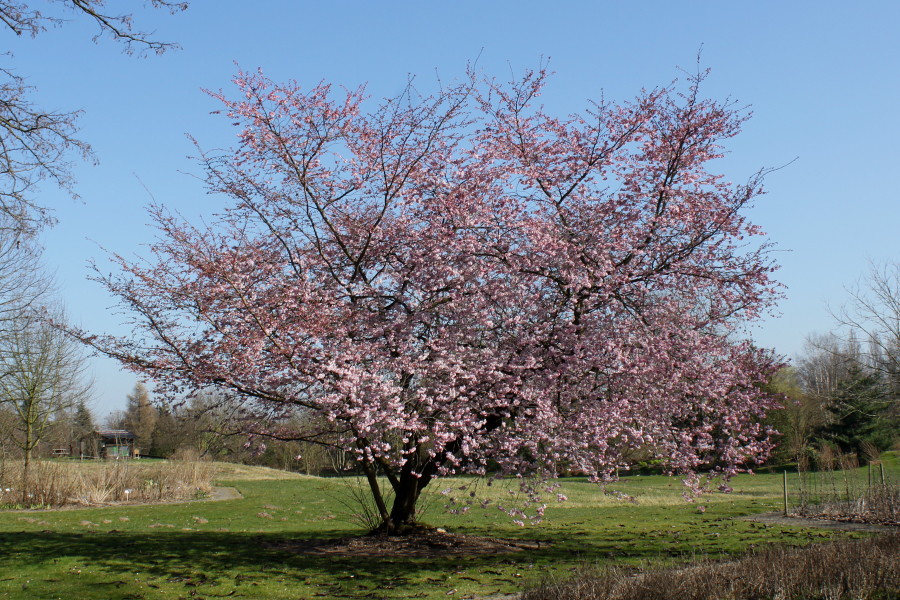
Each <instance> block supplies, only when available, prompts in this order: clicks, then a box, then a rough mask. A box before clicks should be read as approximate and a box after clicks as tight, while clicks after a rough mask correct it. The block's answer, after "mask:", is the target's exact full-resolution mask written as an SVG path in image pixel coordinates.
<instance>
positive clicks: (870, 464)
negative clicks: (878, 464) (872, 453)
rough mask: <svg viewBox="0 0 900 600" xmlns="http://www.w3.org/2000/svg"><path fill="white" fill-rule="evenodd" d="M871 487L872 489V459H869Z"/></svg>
mask: <svg viewBox="0 0 900 600" xmlns="http://www.w3.org/2000/svg"><path fill="white" fill-rule="evenodd" d="M869 489H870V490H871V489H872V461H871V460H870V461H869Z"/></svg>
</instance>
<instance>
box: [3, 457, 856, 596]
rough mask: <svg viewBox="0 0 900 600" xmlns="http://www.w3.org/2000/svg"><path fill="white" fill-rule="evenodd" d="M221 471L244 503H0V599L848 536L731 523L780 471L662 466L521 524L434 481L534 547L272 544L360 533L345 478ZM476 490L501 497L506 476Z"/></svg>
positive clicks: (532, 567)
mask: <svg viewBox="0 0 900 600" xmlns="http://www.w3.org/2000/svg"><path fill="white" fill-rule="evenodd" d="M231 476H232V477H241V479H236V480H222V481H221V482H220V483H221V484H223V485H229V486H234V487H236V488H238V490H239V491H240V492H241V494H243V496H244V498H243V499H241V500H230V501H222V502H193V503H187V504H172V505H157V506H117V507H106V508H94V509H79V510H61V511H35V512H3V513H0V599H2V600H6V599H10V600H12V599H23V600H24V599H32V598H64V599H67V600H76V599H97V600H100V599H103V600H126V599H128V600H136V599H153V598H166V599H170V598H171V599H177V598H185V599H189V598H190V599H200V598H259V599H263V598H265V599H272V598H293V599H297V598H446V597H448V596H449V597H455V598H461V597H462V598H465V597H472V596H475V595H489V594H493V593H497V592H511V591H515V590H517V589H520V588H521V586H522V585H523V583H525V582H529V581H531V582H533V581H536V580H537V579H539V578H540V577H542V576H545V575H548V574H565V573H567V572H569V571H571V570H574V569H576V568H577V567H578V566H579V565H583V564H584V563H605V562H607V561H615V562H619V563H622V562H628V563H640V564H646V563H647V562H660V561H672V560H682V559H684V558H686V557H690V556H692V555H697V554H703V555H712V556H719V555H727V554H734V553H740V552H743V551H746V550H747V549H749V548H751V547H759V546H763V545H766V544H773V543H778V544H791V545H803V544H808V543H810V542H817V541H823V540H826V539H829V538H832V537H835V536H845V535H848V534H843V533H836V532H830V531H826V530H821V529H814V528H804V527H789V526H772V525H763V524H760V523H754V522H750V521H745V520H741V519H740V518H739V517H742V516H745V515H749V514H752V513H759V512H766V511H773V510H778V509H779V508H780V506H781V502H782V500H781V493H782V492H781V481H782V476H781V475H780V474H766V475H754V476H741V477H738V478H736V479H735V480H734V481H733V483H732V486H733V487H734V489H735V491H734V492H733V493H731V494H727V495H725V494H712V495H708V496H704V497H702V498H701V499H699V500H698V501H697V502H694V503H687V502H685V501H684V500H683V499H682V498H681V492H682V486H681V483H680V481H678V480H676V479H669V478H666V477H663V476H642V477H629V478H625V479H623V480H622V481H621V482H619V483H617V484H616V485H614V486H612V489H615V490H617V491H621V492H623V493H626V494H628V495H630V496H633V497H634V498H635V499H636V501H637V504H634V503H631V502H628V501H623V500H619V499H615V498H612V497H610V496H608V495H604V494H603V493H602V492H601V491H600V490H599V489H598V488H597V486H595V485H592V484H589V483H587V482H586V481H584V480H583V479H566V480H564V481H563V482H562V483H563V488H562V490H561V491H562V492H563V493H564V494H566V495H567V496H568V498H569V501H567V502H564V503H561V504H557V503H555V502H554V503H553V504H552V505H551V507H550V508H549V509H548V510H547V513H546V518H545V520H544V522H543V523H542V524H539V525H532V526H527V527H524V528H522V527H518V526H516V525H514V524H513V523H512V522H511V520H510V517H508V516H507V515H505V514H504V513H501V512H500V511H498V510H497V509H496V508H494V509H491V508H488V509H484V510H482V509H474V510H472V511H471V512H470V513H468V514H466V515H451V514H447V513H446V511H445V510H444V508H443V502H444V498H443V497H442V496H440V494H438V493H437V492H438V491H439V490H440V489H441V488H442V486H441V482H438V483H437V484H436V485H435V486H434V491H433V492H432V493H431V494H430V496H429V498H428V499H427V500H426V504H427V506H428V508H427V510H426V511H425V514H424V516H423V520H424V521H426V522H428V523H429V524H431V525H434V526H439V527H444V528H446V529H448V530H450V531H454V532H458V533H468V534H474V535H482V536H496V537H505V538H519V539H527V540H534V541H540V542H541V545H540V548H537V549H533V550H526V551H522V552H512V553H508V554H502V555H494V556H484V555H481V556H470V557H450V558H447V557H444V558H435V557H430V558H396V557H395V558H391V557H382V558H364V557H358V556H357V557H354V556H334V555H323V554H314V553H309V552H297V551H293V550H285V549H284V548H285V547H291V546H292V545H295V543H296V542H297V541H302V540H321V539H326V538H338V537H345V536H353V535H358V534H360V533H362V531H363V530H362V528H361V527H360V526H359V525H355V524H354V523H353V522H352V520H351V518H350V517H349V513H350V510H349V509H348V508H347V506H346V505H345V503H346V501H347V499H348V498H349V496H350V486H349V484H348V481H347V480H346V479H343V480H342V479H321V478H312V477H296V476H294V477H291V478H289V479H274V478H256V479H253V478H248V477H254V475H253V471H252V470H243V471H240V470H233V471H232V472H231ZM266 477H273V475H272V474H271V472H270V473H269V474H268V475H266ZM445 483H446V482H445ZM459 483H460V481H459V480H451V481H450V482H449V483H447V484H445V485H444V486H443V487H447V485H458V484H459ZM482 489H484V488H482ZM486 489H487V491H488V493H490V494H493V495H495V496H497V497H502V496H504V495H508V494H509V491H508V490H507V489H504V486H502V485H498V486H492V487H491V488H486ZM700 506H702V507H704V509H705V510H704V511H703V512H701V510H700ZM454 590H455V591H454Z"/></svg>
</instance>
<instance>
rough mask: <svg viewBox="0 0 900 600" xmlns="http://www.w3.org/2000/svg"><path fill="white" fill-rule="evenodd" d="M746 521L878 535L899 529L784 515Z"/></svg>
mask: <svg viewBox="0 0 900 600" xmlns="http://www.w3.org/2000/svg"><path fill="white" fill-rule="evenodd" d="M744 520H745V521H756V522H757V523H770V524H773V525H795V526H797V527H819V528H822V529H836V530H840V531H873V532H877V533H890V532H892V531H893V532H896V531H897V530H898V528H897V527H894V526H891V525H874V524H869V523H851V522H849V521H833V520H831V519H816V518H811V517H810V518H805V517H786V516H784V515H783V514H782V513H779V512H774V513H763V514H760V515H752V516H749V517H744Z"/></svg>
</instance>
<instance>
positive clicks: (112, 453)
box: [92, 429, 139, 459]
mask: <svg viewBox="0 0 900 600" xmlns="http://www.w3.org/2000/svg"><path fill="white" fill-rule="evenodd" d="M92 445H93V446H94V448H96V449H97V455H98V456H99V457H100V458H114V459H119V458H137V456H138V452H139V450H138V448H135V447H134V434H133V433H131V432H130V431H126V430H124V429H101V430H97V431H95V432H94V440H93V444H92Z"/></svg>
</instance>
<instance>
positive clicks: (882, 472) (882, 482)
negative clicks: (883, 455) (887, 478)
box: [878, 461, 885, 486]
mask: <svg viewBox="0 0 900 600" xmlns="http://www.w3.org/2000/svg"><path fill="white" fill-rule="evenodd" d="M878 466H879V467H881V485H882V486H884V485H885V484H884V461H881V464H879V465H878Z"/></svg>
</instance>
